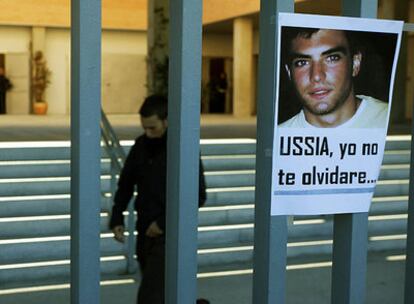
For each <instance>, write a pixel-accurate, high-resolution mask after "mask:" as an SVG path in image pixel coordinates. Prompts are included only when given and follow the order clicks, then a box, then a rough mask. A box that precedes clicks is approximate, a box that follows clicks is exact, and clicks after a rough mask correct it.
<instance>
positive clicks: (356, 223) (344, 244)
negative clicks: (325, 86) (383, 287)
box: [331, 0, 378, 304]
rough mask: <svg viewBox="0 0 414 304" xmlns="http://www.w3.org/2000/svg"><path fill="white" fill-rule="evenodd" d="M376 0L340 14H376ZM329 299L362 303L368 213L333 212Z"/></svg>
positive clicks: (353, 4) (349, 5)
mask: <svg viewBox="0 0 414 304" xmlns="http://www.w3.org/2000/svg"><path fill="white" fill-rule="evenodd" d="M377 7H378V1H377V0H347V1H342V12H343V15H346V16H352V17H368V18H376V17H377ZM333 239H334V244H333V256H332V261H333V265H332V291H331V302H332V303H334V304H339V303H341V304H342V303H343V304H345V303H347V304H351V303H352V304H357V303H361V304H362V303H365V294H366V292H365V289H366V282H365V279H366V264H367V262H366V258H367V242H368V213H365V212H364V213H354V214H337V215H335V216H334V237H333Z"/></svg>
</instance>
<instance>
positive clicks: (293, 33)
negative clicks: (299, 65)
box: [282, 27, 365, 64]
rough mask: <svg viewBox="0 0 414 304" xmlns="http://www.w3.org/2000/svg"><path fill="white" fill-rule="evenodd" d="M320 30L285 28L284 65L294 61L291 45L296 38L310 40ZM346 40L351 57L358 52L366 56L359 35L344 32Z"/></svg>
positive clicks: (283, 35) (283, 38) (283, 37)
mask: <svg viewBox="0 0 414 304" xmlns="http://www.w3.org/2000/svg"><path fill="white" fill-rule="evenodd" d="M320 30H321V29H320V28H312V27H283V31H282V45H283V46H287V47H285V48H284V49H282V60H283V64H289V63H290V62H291V60H292V59H293V56H292V53H291V43H292V41H293V40H294V39H295V38H298V37H300V38H304V39H309V38H311V37H312V35H314V34H315V33H317V32H318V31H320ZM344 34H345V36H346V39H347V40H348V45H349V50H350V53H351V55H354V54H356V53H358V52H361V53H362V55H363V56H364V55H365V54H364V52H363V49H364V48H363V46H362V44H361V42H360V38H359V37H358V33H357V32H354V31H344Z"/></svg>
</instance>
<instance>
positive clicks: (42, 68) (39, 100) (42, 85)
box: [32, 51, 51, 114]
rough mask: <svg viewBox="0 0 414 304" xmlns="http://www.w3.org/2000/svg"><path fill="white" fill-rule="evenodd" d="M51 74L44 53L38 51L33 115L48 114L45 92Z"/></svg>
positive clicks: (34, 66) (34, 60) (34, 75)
mask: <svg viewBox="0 0 414 304" xmlns="http://www.w3.org/2000/svg"><path fill="white" fill-rule="evenodd" d="M50 75H51V72H50V70H49V69H48V68H47V65H46V60H45V59H44V56H43V53H42V52H41V51H37V52H36V53H35V55H34V58H33V76H32V92H33V113H34V114H46V112H47V102H46V101H45V98H44V97H45V91H46V88H47V87H48V86H49V84H50Z"/></svg>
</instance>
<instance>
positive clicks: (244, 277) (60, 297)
mask: <svg viewBox="0 0 414 304" xmlns="http://www.w3.org/2000/svg"><path fill="white" fill-rule="evenodd" d="M396 254H400V253H395V252H393V253H387V252H383V253H375V254H372V253H371V254H369V257H368V274H367V300H366V303H367V304H399V303H401V304H402V303H403V292H404V267H405V265H404V260H400V259H397V261H386V258H387V256H390V255H391V256H395V255H396ZM318 259H319V261H322V262H326V261H329V257H325V259H323V258H322V260H321V257H318ZM288 264H289V265H290V266H289V267H293V268H298V269H290V270H288V271H287V279H286V303H287V304H324V303H330V302H331V300H330V279H331V267H330V266H327V265H325V263H322V264H321V266H319V267H318V266H317V265H316V266H315V267H309V266H312V265H311V264H310V261H302V260H300V259H293V260H289V263H288ZM136 290H137V283H135V282H127V283H123V284H120V285H109V286H108V285H107V286H102V287H101V303H102V304H119V303H123V304H128V303H131V304H132V303H135V294H136ZM10 292H13V291H12V290H11V291H10ZM4 293H5V290H1V288H0V303H1V304H54V303H59V304H65V303H70V299H69V298H70V297H69V294H70V291H69V289H68V288H67V287H66V288H63V289H58V290H49V291H37V292H33V291H32V292H18V291H15V292H14V293H11V294H4ZM198 293H199V296H200V297H205V298H208V299H209V300H210V301H211V304H250V303H252V300H251V295H252V275H251V274H240V275H232V276H215V277H211V278H201V279H199V280H198Z"/></svg>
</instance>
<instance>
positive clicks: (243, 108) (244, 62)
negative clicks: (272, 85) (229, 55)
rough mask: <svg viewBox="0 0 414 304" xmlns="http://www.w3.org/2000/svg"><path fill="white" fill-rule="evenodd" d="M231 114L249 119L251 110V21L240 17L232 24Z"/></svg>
mask: <svg viewBox="0 0 414 304" xmlns="http://www.w3.org/2000/svg"><path fill="white" fill-rule="evenodd" d="M233 58H234V65H233V79H234V88H233V89H234V91H233V114H234V116H235V117H249V116H250V115H251V114H252V110H253V92H252V85H253V81H254V80H253V20H252V19H251V18H248V17H241V18H237V19H235V20H234V23H233Z"/></svg>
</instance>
